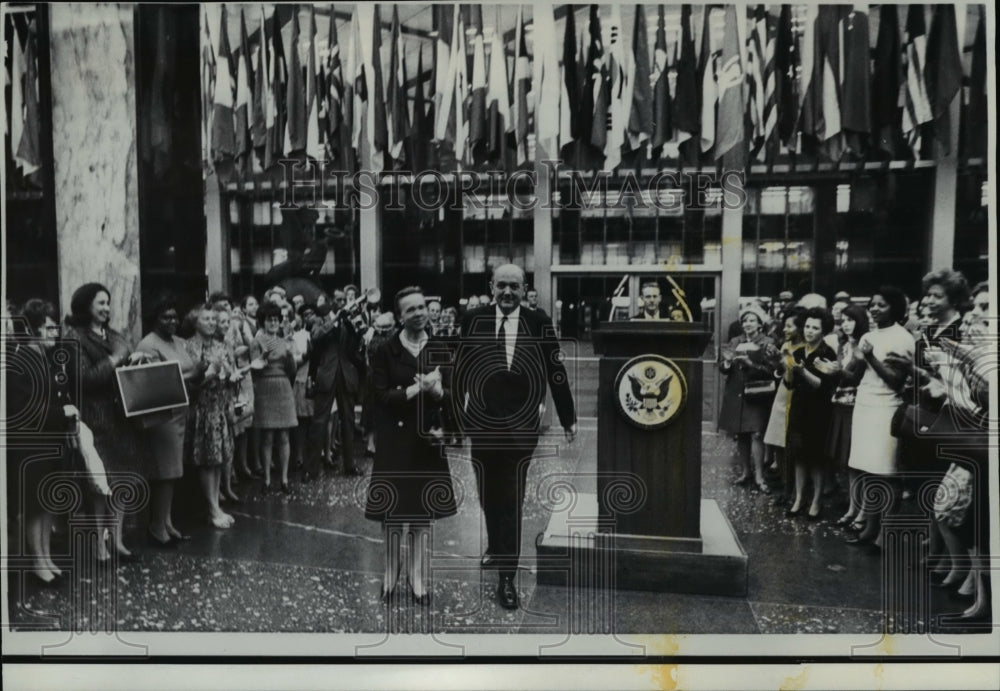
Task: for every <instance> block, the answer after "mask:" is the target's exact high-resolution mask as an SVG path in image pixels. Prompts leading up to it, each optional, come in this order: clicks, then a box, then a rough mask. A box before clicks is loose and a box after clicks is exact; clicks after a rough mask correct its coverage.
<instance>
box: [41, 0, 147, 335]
mask: <svg viewBox="0 0 1000 691" xmlns="http://www.w3.org/2000/svg"><path fill="white" fill-rule="evenodd" d="M49 11H50V16H51V46H50V49H51V59H52V148H53V159H54V167H55V207H56V225H57V233H58V242H59V283H60V301H61V303H62V304H63V305H64V306H65V308H66V310H67V311H68V309H69V304H70V296H71V295H72V294H73V291H74V290H76V288H78V287H79V286H80V285H82V284H83V283H87V282H89V281H97V282H100V283H103V284H104V285H106V286H107V287H108V289H109V290H110V292H111V308H112V315H111V326H112V327H113V328H115V329H118V330H120V331H124V332H127V333H129V334H130V335H131V337H132V338H133V339H135V341H136V342H137V341H138V338H139V335H140V334H139V329H140V326H141V324H140V318H139V317H140V291H139V200H138V190H137V187H138V174H137V158H136V156H137V155H136V105H135V56H134V53H133V50H134V45H135V43H134V38H133V36H134V31H133V29H134V27H133V24H134V14H133V12H134V8H133V6H132V5H116V4H59V3H54V4H52V5H50V10H49Z"/></svg>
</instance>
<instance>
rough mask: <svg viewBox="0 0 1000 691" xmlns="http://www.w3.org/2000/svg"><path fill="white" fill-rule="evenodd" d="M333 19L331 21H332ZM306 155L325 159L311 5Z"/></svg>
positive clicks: (313, 19) (311, 7) (306, 65)
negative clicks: (320, 126) (321, 136)
mask: <svg viewBox="0 0 1000 691" xmlns="http://www.w3.org/2000/svg"><path fill="white" fill-rule="evenodd" d="M332 19H333V18H332V17H331V21H332ZM305 47H306V49H307V52H306V64H305V70H306V79H305V82H306V101H305V113H306V127H305V131H306V154H307V155H308V156H309V157H310V158H313V159H315V160H317V161H318V160H320V159H322V158H323V143H322V141H321V140H320V129H319V111H320V101H321V100H322V97H321V96H320V90H319V84H318V82H317V65H318V64H319V60H318V59H317V55H316V51H317V49H318V48H319V46H317V44H316V9H315V7H314V6H313V5H309V43H308V44H306V46H305Z"/></svg>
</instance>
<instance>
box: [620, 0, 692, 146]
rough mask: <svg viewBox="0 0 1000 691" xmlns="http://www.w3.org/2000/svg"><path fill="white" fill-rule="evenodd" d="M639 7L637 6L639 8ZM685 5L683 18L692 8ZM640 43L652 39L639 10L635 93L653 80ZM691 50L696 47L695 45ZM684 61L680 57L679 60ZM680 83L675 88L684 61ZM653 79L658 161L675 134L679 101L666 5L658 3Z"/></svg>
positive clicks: (634, 42)
mask: <svg viewBox="0 0 1000 691" xmlns="http://www.w3.org/2000/svg"><path fill="white" fill-rule="evenodd" d="M638 7H639V6H637V7H636V9H637V10H638ZM684 8H686V9H687V15H688V16H685V14H684V12H685V10H684ZM684 8H682V9H681V22H682V23H683V22H685V20H687V19H690V14H691V8H690V7H689V6H688V5H685V6H684ZM645 31H646V15H645V13H643V15H642V32H643V33H645ZM681 32H682V37H681V42H683V41H684V37H683V33H684V29H681ZM690 37H691V32H690V31H688V32H687V38H690ZM640 43H641V44H642V45H643V46H644V48H645V44H646V43H648V40H647V39H645V38H643V37H640V29H639V15H638V14H636V19H635V38H633V39H632V45H634V46H636V58H635V63H636V70H635V74H636V84H635V93H636V94H639V92H640V91H641V90H642V88H643V84H648V83H649V82H648V81H647V80H645V79H644V78H643V76H642V71H643V68H642V65H641V59H642V52H643V51H641V50H639V48H638V46H639V45H640ZM691 50H692V51H693V50H694V47H693V46H692V48H691ZM677 62H678V63H679V62H680V59H678V61H677ZM677 69H678V72H677V85H675V87H674V88H675V89H678V88H679V84H680V79H681V76H680V65H679V64H678V65H677ZM650 79H651V80H652V83H653V84H654V87H653V93H652V99H653V103H652V106H653V107H652V113H651V116H652V136H651V138H650V141H649V158H650V160H652V161H654V162H655V161H657V160H658V159H659V158H660V154H661V152H662V151H663V145H664V144H666V143H667V142H668V141H670V139H671V138H672V137H673V123H672V119H673V118H672V115H673V112H672V111H673V108H674V107H675V105H676V103H674V104H672V103H671V102H670V69H669V67H668V66H667V32H666V22H665V17H664V11H663V5H659V6H657V18H656V43H655V44H654V46H653V73H652V75H650Z"/></svg>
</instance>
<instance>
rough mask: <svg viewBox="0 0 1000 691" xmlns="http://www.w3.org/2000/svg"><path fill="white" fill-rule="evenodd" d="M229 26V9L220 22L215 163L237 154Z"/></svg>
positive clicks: (216, 74) (214, 109)
mask: <svg viewBox="0 0 1000 691" xmlns="http://www.w3.org/2000/svg"><path fill="white" fill-rule="evenodd" d="M228 26H229V22H228V15H227V14H226V6H225V5H223V6H222V20H221V21H220V22H219V27H220V29H219V51H218V53H217V58H216V69H215V99H214V101H213V114H212V149H213V150H212V160H213V161H214V162H216V163H218V162H220V161H223V160H225V159H226V158H227V157H232V156H235V155H236V134H235V132H234V130H233V59H232V53H231V51H230V50H229V31H228V30H227V28H226V27H228Z"/></svg>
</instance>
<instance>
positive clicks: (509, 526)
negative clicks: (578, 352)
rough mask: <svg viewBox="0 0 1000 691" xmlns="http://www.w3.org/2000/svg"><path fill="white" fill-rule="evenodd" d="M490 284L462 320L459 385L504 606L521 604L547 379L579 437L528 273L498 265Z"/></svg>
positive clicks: (563, 419)
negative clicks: (489, 296) (532, 469)
mask: <svg viewBox="0 0 1000 691" xmlns="http://www.w3.org/2000/svg"><path fill="white" fill-rule="evenodd" d="M491 289H492V291H493V296H494V303H495V304H487V305H484V306H482V307H479V308H477V309H474V310H471V311H469V312H467V313H466V314H465V316H464V317H463V319H462V327H461V339H460V343H459V345H458V352H457V357H456V362H455V370H454V375H453V388H454V392H455V395H456V400H455V407H456V408H457V409H458V411H459V418H460V425H461V429H462V432H463V433H464V434H465V435H467V436H469V437H470V438H471V440H472V459H473V468H474V469H475V472H476V481H477V486H478V488H479V503H480V506H481V507H482V509H483V514H484V515H485V517H486V534H487V548H486V555H485V556H484V558H483V566H484V567H485V568H495V569H497V570H499V572H500V582H499V586H498V588H497V598H498V600H499V602H500V604H501V606H503V607H505V608H507V609H516V608H517V606H518V596H517V589H516V588H515V586H514V576H515V575H516V574H517V562H518V558H519V556H520V548H521V508H522V504H523V503H524V491H525V481H526V478H527V475H528V465H529V463H530V462H531V457H532V455H533V454H534V451H535V447H536V446H537V444H538V434H539V424H540V415H539V408H540V406H541V404H542V402H543V400H544V397H545V387H546V385H547V386H548V387H549V390H550V391H551V392H552V399H553V400H554V401H555V406H556V412H557V413H558V415H559V421H560V423H561V424H562V426H563V429H564V430H565V433H566V440H567V441H568V442H572V441H573V438H574V437H575V436H576V410H575V408H574V405H573V394H572V392H571V390H570V386H569V380H568V378H567V376H566V368H565V366H564V365H563V364H562V358H561V354H560V352H559V342H558V341H557V340H556V338H555V329H554V328H553V327H552V321H551V320H550V319H549V318H548V317H547V316H544V315H541V314H539V313H537V312H533V311H531V310H528V309H521V299H522V298H523V296H524V293H525V277H524V271H522V270H521V268H520V267H518V266H515V265H513V264H507V265H505V266H500V267H498V268H497V269H495V270H494V272H493V281H492V282H491Z"/></svg>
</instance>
